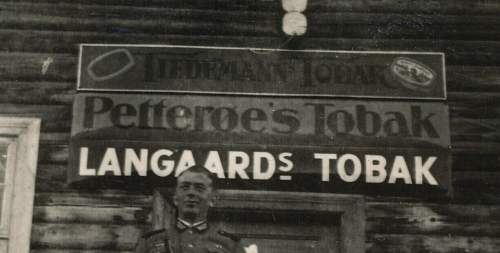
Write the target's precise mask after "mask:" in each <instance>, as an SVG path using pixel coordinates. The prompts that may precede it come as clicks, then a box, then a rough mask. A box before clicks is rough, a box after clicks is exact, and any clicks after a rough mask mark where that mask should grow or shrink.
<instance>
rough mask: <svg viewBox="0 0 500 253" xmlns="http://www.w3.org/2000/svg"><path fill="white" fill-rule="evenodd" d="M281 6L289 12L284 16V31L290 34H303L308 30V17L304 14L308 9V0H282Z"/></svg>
mask: <svg viewBox="0 0 500 253" xmlns="http://www.w3.org/2000/svg"><path fill="white" fill-rule="evenodd" d="M281 6H282V7H283V10H285V11H286V12H287V13H286V14H285V16H283V21H282V29H283V32H284V33H285V34H287V35H290V36H301V35H304V34H305V33H306V31H307V18H306V16H304V14H302V12H304V11H305V10H306V7H307V0H281Z"/></svg>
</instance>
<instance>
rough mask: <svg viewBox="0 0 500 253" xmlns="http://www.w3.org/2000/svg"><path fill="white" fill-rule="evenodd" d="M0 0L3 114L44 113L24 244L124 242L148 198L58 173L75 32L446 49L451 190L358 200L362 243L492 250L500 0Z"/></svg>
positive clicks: (78, 248)
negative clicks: (287, 12)
mask: <svg viewBox="0 0 500 253" xmlns="http://www.w3.org/2000/svg"><path fill="white" fill-rule="evenodd" d="M305 15H306V16H307V18H308V23H309V24H308V29H307V34H306V35H305V36H303V37H300V38H293V39H291V40H289V39H288V38H287V37H286V36H284V35H283V34H282V32H281V18H282V16H283V11H282V9H281V4H280V2H279V1H278V0H238V1H234V0H210V1H206V0H106V1H103V0H36V1H35V0H0V114H1V115H9V116H30V117H39V118H41V119H42V135H41V136H42V137H41V146H40V156H39V167H38V175H37V185H36V191H37V192H36V199H35V201H36V206H35V212H34V217H33V219H34V225H33V229H32V243H31V247H32V252H33V253H47V252H53V253H62V252H73V253H76V252H78V253H97V252H99V253H104V252H106V253H113V252H130V251H133V248H134V243H135V241H136V237H137V236H138V235H139V233H140V231H141V230H142V229H143V228H144V227H146V226H148V225H149V222H150V220H151V219H150V217H149V215H150V202H151V196H148V195H145V194H138V193H130V192H120V191H94V192H92V191H86V192H82V191H78V190H76V189H71V188H69V187H67V185H66V184H65V181H66V168H67V162H68V142H69V132H70V124H71V117H72V115H71V106H72V101H73V95H74V94H75V80H76V64H77V45H78V43H139V44H190V45H210V46H214V45H216V46H245V47H266V48H278V47H281V48H288V49H331V50H404V51H438V52H445V53H446V61H447V64H446V65H447V66H446V67H447V79H448V91H449V92H448V95H449V96H448V97H449V99H448V103H449V105H450V114H451V138H452V148H453V172H452V173H453V174H452V177H453V187H454V190H455V196H454V198H453V199H452V200H449V201H448V200H446V201H443V200H440V201H438V200H422V199H400V198H391V199H389V198H376V197H369V198H367V200H368V201H367V210H366V213H367V241H366V249H367V252H370V253H376V252H380V253H382V252H383V253H390V252H397V253H405V252H434V253H452V252H453V253H455V252H478V253H494V252H499V249H500V170H499V168H500V166H499V165H498V163H499V162H500V29H499V28H498V27H499V25H500V1H498V0H453V1H449V0H310V1H309V6H308V9H307V11H306V12H305Z"/></svg>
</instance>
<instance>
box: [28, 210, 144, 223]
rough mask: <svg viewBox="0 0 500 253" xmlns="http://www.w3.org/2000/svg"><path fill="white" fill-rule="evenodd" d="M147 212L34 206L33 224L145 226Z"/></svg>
mask: <svg viewBox="0 0 500 253" xmlns="http://www.w3.org/2000/svg"><path fill="white" fill-rule="evenodd" d="M148 218H149V217H148V212H147V210H145V209H143V208H139V207H91V206H35V208H34V210H33V222H35V223H57V224H62V223H65V224H71V223H75V224H100V225H105V224H114V225H122V226H123V225H146V224H149V223H151V220H150V218H149V220H148Z"/></svg>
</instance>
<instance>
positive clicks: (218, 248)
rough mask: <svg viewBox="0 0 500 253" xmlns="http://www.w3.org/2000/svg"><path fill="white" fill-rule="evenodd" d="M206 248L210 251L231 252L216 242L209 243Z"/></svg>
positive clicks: (212, 252) (209, 252) (216, 252)
mask: <svg viewBox="0 0 500 253" xmlns="http://www.w3.org/2000/svg"><path fill="white" fill-rule="evenodd" d="M206 249H207V251H206V252H208V253H231V252H230V251H229V250H228V249H226V248H225V247H223V246H222V245H220V244H216V243H214V244H209V245H207V248H206Z"/></svg>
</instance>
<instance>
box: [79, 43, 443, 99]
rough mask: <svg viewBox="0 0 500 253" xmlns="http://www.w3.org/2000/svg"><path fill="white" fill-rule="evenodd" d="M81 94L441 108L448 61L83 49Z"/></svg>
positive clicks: (375, 55)
mask: <svg viewBox="0 0 500 253" xmlns="http://www.w3.org/2000/svg"><path fill="white" fill-rule="evenodd" d="M78 90H80V91H120V92H155V93H157V92H168V93H198V94H243V95H259V96H263V95H272V96H301V97H304V96H309V97H312V96H314V97H365V98H389V99H400V98H412V99H430V100H444V99H445V98H446V90H445V72H444V54H442V53H422V52H378V51H373V52H371V51H363V52H360V51H358V52H357V51H325V50H293V51H292V50H278V49H253V48H225V47H193V46H189V47H188V46H157V45H96V44H82V45H80V62H79V74H78Z"/></svg>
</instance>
